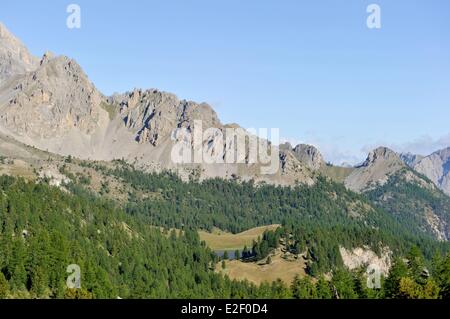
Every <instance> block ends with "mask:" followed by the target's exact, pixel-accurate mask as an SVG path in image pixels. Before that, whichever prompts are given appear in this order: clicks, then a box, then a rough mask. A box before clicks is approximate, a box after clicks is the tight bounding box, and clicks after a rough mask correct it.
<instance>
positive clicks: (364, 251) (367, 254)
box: [339, 247, 392, 276]
mask: <svg viewBox="0 0 450 319" xmlns="http://www.w3.org/2000/svg"><path fill="white" fill-rule="evenodd" d="M339 251H340V253H341V257H342V261H343V262H344V265H345V266H346V267H347V268H348V269H350V270H354V269H358V268H366V267H370V268H371V269H373V270H378V271H379V272H380V274H381V275H383V276H387V275H388V274H389V270H390V269H391V259H392V251H391V250H390V249H389V248H388V247H385V248H383V249H382V251H381V255H380V256H378V255H377V254H375V253H374V252H373V251H372V250H371V249H370V248H369V247H360V248H355V249H353V250H348V249H345V248H344V247H340V248H339Z"/></svg>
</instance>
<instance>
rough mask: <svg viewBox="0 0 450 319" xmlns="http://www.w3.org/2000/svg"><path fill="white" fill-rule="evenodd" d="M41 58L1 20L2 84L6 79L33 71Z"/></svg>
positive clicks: (0, 64)
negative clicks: (35, 55)
mask: <svg viewBox="0 0 450 319" xmlns="http://www.w3.org/2000/svg"><path fill="white" fill-rule="evenodd" d="M38 65H39V60H38V59H37V58H36V57H34V56H33V55H32V54H31V53H30V52H29V51H28V49H27V48H26V47H25V46H24V45H23V44H22V42H21V41H20V40H19V39H17V38H16V37H15V36H14V35H13V34H12V33H11V32H9V30H8V29H6V27H5V26H4V25H3V24H2V23H1V22H0V85H1V84H2V82H4V81H5V80H6V79H8V78H10V77H12V76H14V75H18V74H24V73H26V72H29V71H32V70H34V69H35V68H37V66H38Z"/></svg>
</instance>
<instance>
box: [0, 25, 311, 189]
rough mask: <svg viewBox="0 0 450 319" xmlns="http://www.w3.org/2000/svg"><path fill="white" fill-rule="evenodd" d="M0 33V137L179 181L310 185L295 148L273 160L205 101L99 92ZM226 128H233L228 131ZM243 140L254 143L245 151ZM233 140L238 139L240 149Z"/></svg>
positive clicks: (69, 66)
mask: <svg viewBox="0 0 450 319" xmlns="http://www.w3.org/2000/svg"><path fill="white" fill-rule="evenodd" d="M1 30H2V34H3V36H2V38H0V47H1V48H3V49H4V50H3V51H4V55H5V56H7V57H11V58H10V59H9V60H8V61H9V62H11V63H9V62H8V61H7V62H8V63H9V64H8V63H6V62H5V63H6V64H7V65H10V64H11V65H12V67H10V68H9V67H8V69H6V67H5V71H4V72H3V73H4V74H5V78H6V76H7V80H5V81H3V82H0V132H1V133H3V134H4V135H8V136H12V137H14V138H15V139H16V140H18V141H20V142H22V143H24V144H27V145H31V146H34V147H37V148H39V149H41V150H47V151H49V152H52V153H55V154H60V155H64V156H67V155H71V156H75V157H77V158H81V159H85V160H87V159H94V160H106V161H111V160H114V159H124V160H126V161H128V162H129V163H134V164H136V165H138V166H139V167H141V168H143V169H148V170H156V171H161V170H163V169H172V170H176V171H177V172H178V173H179V174H180V176H183V177H184V178H188V177H189V176H191V175H198V176H199V177H200V178H207V177H222V178H236V177H237V178H242V179H244V180H248V179H256V180H260V181H267V182H271V183H278V184H293V183H295V181H300V182H304V183H307V184H311V183H313V182H314V174H313V172H312V171H311V170H310V169H309V166H310V164H311V163H310V162H303V160H302V157H301V156H299V154H301V152H300V153H299V152H297V153H296V152H295V151H294V150H291V151H289V152H287V153H285V154H284V155H285V156H284V157H283V158H280V157H279V156H278V155H277V154H278V151H277V149H276V147H275V146H274V145H271V144H270V143H268V142H267V140H265V139H262V138H258V137H257V136H256V135H255V133H250V132H246V131H245V130H243V129H242V128H240V127H239V126H236V125H225V124H222V123H221V122H220V120H219V119H218V116H217V114H216V113H215V111H214V110H213V109H212V108H211V107H210V106H209V105H208V104H206V103H200V104H199V103H195V102H192V101H186V100H180V99H178V98H177V97H176V96H175V95H173V94H170V93H165V92H160V91H158V90H154V89H152V90H137V89H136V90H134V91H133V92H127V93H124V94H118V95H114V96H111V97H105V96H103V95H102V94H101V93H100V92H99V91H98V90H97V89H96V88H95V86H94V85H93V84H92V83H91V82H90V81H89V79H88V77H87V75H86V74H85V73H84V72H83V70H82V68H81V67H80V66H79V65H78V64H77V63H76V62H75V61H74V60H72V59H70V58H68V57H64V56H58V57H54V56H53V55H52V54H48V53H46V54H45V55H44V56H43V57H42V59H41V60H40V62H39V63H36V60H35V58H32V57H31V56H29V55H28V53H27V51H26V49H25V48H24V47H23V46H22V45H21V44H20V43H19V42H18V40H16V39H15V38H13V37H12V35H11V34H10V33H9V31H7V30H6V28H4V27H2V29H1ZM11 43H13V44H14V45H13V44H11ZM27 61H28V62H29V63H27ZM6 64H5V65H6ZM196 121H201V127H200V126H199V127H197V131H198V132H199V133H200V139H201V140H200V143H199V144H196V142H195V141H194V140H193V137H192V135H193V136H197V135H196V134H197V133H196V127H195V125H194V124H195V122H196ZM209 128H215V130H208V129H209ZM230 129H233V130H234V131H233V132H231V133H229V132H228V130H230ZM232 134H234V135H232ZM227 135H229V136H227ZM247 140H249V141H254V142H255V143H254V145H257V147H256V146H255V148H251V144H250V142H248V143H246V141H247ZM238 141H243V144H244V150H242V149H240V146H238ZM174 145H177V146H178V145H182V146H183V147H184V148H185V149H188V150H190V151H191V152H196V151H200V154H201V157H202V159H201V160H200V161H199V160H197V159H195V160H194V159H193V158H191V160H189V161H185V162H182V163H180V162H178V161H176V160H174V153H173V151H174ZM263 147H266V148H267V149H268V150H266V149H263ZM252 150H254V151H255V152H252ZM256 151H258V153H256ZM264 152H265V153H264ZM233 154H234V155H233ZM236 154H237V155H236ZM261 154H268V155H267V156H269V158H268V159H269V160H270V162H269V163H268V162H267V161H265V162H263V160H262V158H261ZM296 154H297V155H296ZM228 155H230V156H229V157H228ZM267 156H266V157H267ZM205 158H207V159H208V160H206V159H205ZM210 158H211V159H212V161H213V163H211V162H210V160H209V159H210ZM216 162H219V164H216ZM220 162H226V164H222V163H220ZM286 163H288V165H286ZM280 168H281V169H280ZM266 170H270V173H269V174H266V173H265V171H266Z"/></svg>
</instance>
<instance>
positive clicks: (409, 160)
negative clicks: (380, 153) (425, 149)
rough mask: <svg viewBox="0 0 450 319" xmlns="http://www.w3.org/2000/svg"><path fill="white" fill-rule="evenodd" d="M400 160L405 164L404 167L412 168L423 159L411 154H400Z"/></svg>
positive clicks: (420, 156)
mask: <svg viewBox="0 0 450 319" xmlns="http://www.w3.org/2000/svg"><path fill="white" fill-rule="evenodd" d="M400 158H401V159H402V161H403V162H405V164H406V165H408V166H409V167H411V168H414V166H416V165H417V163H419V162H420V161H421V160H422V159H423V158H424V156H422V155H417V154H412V153H402V154H400Z"/></svg>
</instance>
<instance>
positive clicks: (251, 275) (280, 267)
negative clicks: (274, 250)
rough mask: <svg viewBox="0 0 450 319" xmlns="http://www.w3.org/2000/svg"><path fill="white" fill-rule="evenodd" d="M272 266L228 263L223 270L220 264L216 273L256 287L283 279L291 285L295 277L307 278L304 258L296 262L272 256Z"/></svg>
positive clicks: (239, 262) (237, 262)
mask: <svg viewBox="0 0 450 319" xmlns="http://www.w3.org/2000/svg"><path fill="white" fill-rule="evenodd" d="M271 258H272V262H271V264H270V265H260V264H257V263H244V262H242V261H237V260H232V261H226V268H225V269H222V263H218V264H217V266H216V271H217V272H220V273H223V274H227V275H228V276H229V277H230V278H231V279H236V280H248V281H250V282H252V283H254V284H256V285H260V284H262V283H263V282H269V283H270V282H273V281H275V280H277V279H281V280H282V281H283V282H285V283H286V284H288V285H290V284H291V283H292V281H293V280H294V278H295V276H297V275H299V276H300V277H303V276H306V273H305V268H306V264H305V261H304V260H303V259H302V258H299V259H298V260H295V261H287V260H285V259H283V258H282V257H281V255H280V254H278V255H275V256H272V257H271Z"/></svg>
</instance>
